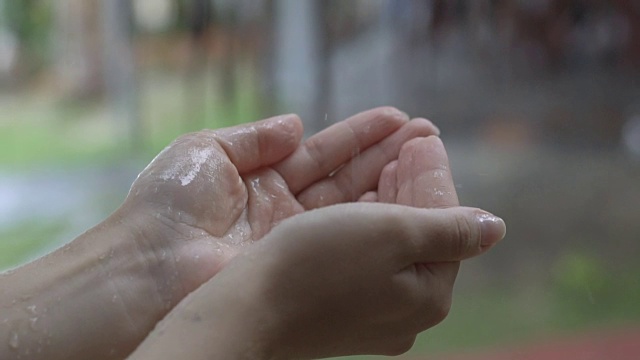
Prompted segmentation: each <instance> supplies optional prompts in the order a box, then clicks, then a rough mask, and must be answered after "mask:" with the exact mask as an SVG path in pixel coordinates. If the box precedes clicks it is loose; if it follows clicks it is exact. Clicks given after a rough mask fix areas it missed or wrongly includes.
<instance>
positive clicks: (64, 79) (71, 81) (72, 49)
mask: <svg viewBox="0 0 640 360" xmlns="http://www.w3.org/2000/svg"><path fill="white" fill-rule="evenodd" d="M99 5H100V4H99V2H98V0H58V1H55V2H53V7H54V18H55V21H54V26H53V39H54V41H53V45H54V49H55V52H54V54H55V60H54V62H55V69H56V75H57V81H58V84H59V87H60V89H61V90H62V91H61V92H62V94H63V96H70V97H73V98H78V97H82V98H86V97H91V96H95V95H97V94H99V93H100V92H101V91H102V89H103V81H102V80H103V78H102V71H101V59H100V54H101V51H100V47H99V44H100V41H99V40H100V26H99V21H98V20H99V11H100V6H99Z"/></svg>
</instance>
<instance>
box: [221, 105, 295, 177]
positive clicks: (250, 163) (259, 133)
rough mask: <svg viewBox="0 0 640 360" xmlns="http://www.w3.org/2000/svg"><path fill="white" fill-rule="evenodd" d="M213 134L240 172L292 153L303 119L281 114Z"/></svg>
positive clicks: (256, 167)
mask: <svg viewBox="0 0 640 360" xmlns="http://www.w3.org/2000/svg"><path fill="white" fill-rule="evenodd" d="M212 135H213V137H214V138H215V139H216V141H217V142H218V143H219V144H220V146H222V148H223V149H224V151H225V152H226V153H227V156H229V159H231V162H233V164H234V165H235V166H236V168H237V169H238V172H239V173H240V174H243V173H247V172H249V171H252V170H255V169H258V168H260V167H263V166H269V165H272V164H274V163H276V162H278V161H280V160H282V159H284V158H285V157H287V156H288V155H290V154H291V153H293V152H294V150H295V149H296V148H297V147H298V145H299V144H300V140H301V139H302V122H301V121H300V118H299V117H298V116H297V115H293V114H290V115H281V116H276V117H272V118H269V119H266V120H262V121H258V122H254V123H248V124H243V125H239V126H234V127H229V128H224V129H219V130H215V131H213V132H212Z"/></svg>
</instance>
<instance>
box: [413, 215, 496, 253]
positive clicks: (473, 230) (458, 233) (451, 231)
mask: <svg viewBox="0 0 640 360" xmlns="http://www.w3.org/2000/svg"><path fill="white" fill-rule="evenodd" d="M415 216H416V219H415V222H414V223H417V224H419V225H418V226H417V227H418V228H417V229H416V230H417V233H418V234H420V235H418V236H416V239H415V240H414V241H413V244H412V246H410V247H411V248H413V250H412V251H410V253H407V260H409V261H411V262H413V263H429V262H446V261H460V260H464V259H468V258H471V257H474V256H477V255H480V254H481V253H483V252H485V251H486V250H488V249H489V248H491V247H492V246H493V245H495V244H496V243H497V242H498V241H500V240H502V238H504V236H505V233H506V225H505V223H504V221H503V220H502V219H501V218H499V217H497V216H495V215H493V214H490V213H488V212H486V211H483V210H480V209H476V208H468V207H453V208H448V209H426V210H422V211H420V212H416V213H415Z"/></svg>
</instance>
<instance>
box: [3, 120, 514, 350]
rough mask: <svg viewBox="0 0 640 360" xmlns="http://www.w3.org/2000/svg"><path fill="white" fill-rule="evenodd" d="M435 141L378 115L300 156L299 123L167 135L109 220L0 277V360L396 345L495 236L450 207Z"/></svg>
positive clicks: (334, 130)
mask: <svg viewBox="0 0 640 360" xmlns="http://www.w3.org/2000/svg"><path fill="white" fill-rule="evenodd" d="M434 134H437V129H436V128H435V127H434V126H433V125H432V124H431V123H430V122H429V121H427V120H425V119H414V120H409V119H408V117H407V116H406V115H405V114H403V113H401V112H400V111H398V110H396V109H393V108H378V109H374V110H370V111H367V112H363V113H360V114H357V115H355V116H353V117H351V118H349V119H347V120H345V121H343V122H341V123H338V124H336V125H334V126H332V127H330V128H328V129H326V130H324V131H322V132H320V133H318V134H316V135H314V136H312V137H311V138H309V139H307V140H306V141H305V142H303V143H302V144H301V143H300V140H301V137H302V125H301V122H300V120H299V119H298V118H297V117H296V116H294V115H285V116H280V117H275V118H271V119H267V120H263V121H260V122H256V123H251V124H245V125H241V126H237V127H232V128H226V129H219V130H216V131H211V130H205V131H201V132H198V133H194V134H189V135H185V136H182V137H180V138H178V139H177V140H176V141H175V142H174V143H172V144H171V145H170V146H169V147H167V148H166V149H165V150H163V151H162V152H161V153H160V154H159V155H158V156H157V157H156V158H155V159H154V160H153V161H152V162H151V163H150V164H149V165H148V166H147V167H146V168H145V169H144V170H143V171H142V173H140V175H139V176H138V178H137V179H136V181H135V182H134V183H133V185H132V187H131V190H130V192H129V195H128V196H127V198H126V200H125V201H124V203H123V204H122V205H121V207H120V208H118V209H117V210H116V211H115V212H114V213H113V214H112V215H111V216H110V217H109V218H107V219H106V220H105V221H104V222H102V223H101V224H99V225H97V226H96V227H94V228H93V229H91V230H89V231H87V232H86V233H85V234H83V235H81V236H79V237H78V238H77V239H75V240H74V241H72V242H71V243H69V244H67V245H65V246H64V247H62V248H61V249H59V250H57V251H55V252H53V253H51V254H49V255H47V256H45V257H43V258H41V259H38V260H36V261H34V262H32V263H30V264H27V265H25V266H23V267H20V268H18V269H15V270H13V271H10V272H7V273H4V274H2V276H1V277H0V285H1V286H0V289H1V290H0V305H1V306H2V309H3V311H2V316H3V320H2V322H3V326H2V328H0V333H1V334H2V337H3V338H4V339H5V341H3V342H1V343H0V355H1V358H3V359H87V358H90V359H122V358H124V357H126V356H127V355H128V354H130V353H131V352H132V351H133V350H134V349H136V347H138V346H139V345H140V343H142V345H141V346H139V347H138V349H137V350H136V351H135V352H134V353H133V355H131V357H130V358H131V359H162V358H167V359H169V358H171V359H174V358H176V357H177V356H182V357H184V358H186V359H201V358H212V357H213V358H260V359H261V358H265V359H266V358H317V357H326V356H335V355H346V354H358V353H379V354H397V353H401V352H404V351H406V350H408V348H409V347H410V346H411V345H412V344H413V340H414V339H415V336H416V334H417V333H418V332H420V331H422V330H424V329H426V328H428V327H431V326H433V325H435V324H437V323H438V322H439V321H441V320H442V319H443V318H444V317H445V316H446V314H447V312H448V309H449V306H450V302H451V295H452V286H453V282H454V280H455V277H456V274H457V271H458V266H459V262H458V261H460V260H462V259H464V258H468V257H471V256H475V255H478V254H480V253H482V252H484V251H486V250H487V249H488V248H490V247H491V246H492V245H493V244H495V243H496V242H497V241H499V240H500V239H501V238H502V237H503V236H504V231H505V229H504V223H503V222H502V220H500V219H499V218H497V217H495V216H493V215H491V214H489V213H486V212H484V211H481V210H479V209H471V208H464V207H459V206H457V205H458V203H457V196H456V195H455V188H454V186H453V182H452V179H451V173H450V171H449V168H448V163H447V158H446V152H445V150H444V147H443V146H442V143H441V142H440V140H439V139H438V138H437V137H434V136H432V135H434ZM355 150H357V151H355ZM354 154H359V156H354ZM374 202H375V203H374ZM425 208H432V209H425ZM171 309H174V310H171ZM167 314H169V315H167ZM165 316H166V318H165V319H164V321H162V322H161V323H160V324H158V322H159V321H160V320H161V319H163V318H164V317H165ZM157 324H158V325H157ZM156 325H157V326H156ZM154 326H156V329H155V330H154V331H152V330H153V328H154ZM149 334H151V335H149ZM147 336H148V337H147ZM145 338H146V340H145Z"/></svg>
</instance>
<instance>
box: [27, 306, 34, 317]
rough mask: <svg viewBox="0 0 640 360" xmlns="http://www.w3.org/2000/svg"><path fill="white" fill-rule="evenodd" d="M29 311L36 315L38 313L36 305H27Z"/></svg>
mask: <svg viewBox="0 0 640 360" xmlns="http://www.w3.org/2000/svg"><path fill="white" fill-rule="evenodd" d="M27 311H28V312H29V314H31V315H35V314H36V306H35V305H29V306H27Z"/></svg>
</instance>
